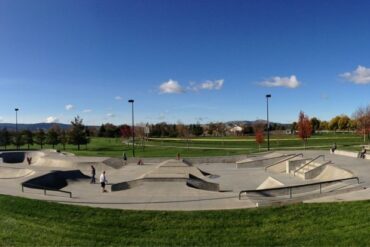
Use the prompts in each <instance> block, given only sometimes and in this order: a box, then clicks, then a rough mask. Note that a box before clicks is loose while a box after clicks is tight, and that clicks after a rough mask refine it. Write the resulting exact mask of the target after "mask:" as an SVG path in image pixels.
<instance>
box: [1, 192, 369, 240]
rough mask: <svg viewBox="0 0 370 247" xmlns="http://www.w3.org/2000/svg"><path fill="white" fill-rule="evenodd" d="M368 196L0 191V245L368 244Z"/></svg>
mask: <svg viewBox="0 0 370 247" xmlns="http://www.w3.org/2000/svg"><path fill="white" fill-rule="evenodd" d="M369 211H370V202H369V201H363V202H342V203H331V204H328V203H326V204H299V205H291V206H284V207H272V208H257V209H243V210H225V211H195V212H155V211H125V210H113V209H99V208H89V207H80V206H70V205H63V204H57V203H49V202H45V201H37V200H30V199H24V198H17V197H10V196H0V225H1V227H0V246H127V245H130V246H170V245H171V246H251V245H252V246H334V245H335V246H367V245H368V244H369V241H370V235H369V231H370V214H369V213H368V212H369Z"/></svg>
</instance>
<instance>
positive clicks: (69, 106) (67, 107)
mask: <svg viewBox="0 0 370 247" xmlns="http://www.w3.org/2000/svg"><path fill="white" fill-rule="evenodd" d="M74 108H75V106H74V105H72V104H68V105H66V106H65V109H66V110H67V111H69V110H72V109H74Z"/></svg>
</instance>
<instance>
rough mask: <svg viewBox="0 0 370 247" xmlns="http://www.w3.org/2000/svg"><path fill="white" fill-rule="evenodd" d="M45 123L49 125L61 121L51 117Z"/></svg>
mask: <svg viewBox="0 0 370 247" xmlns="http://www.w3.org/2000/svg"><path fill="white" fill-rule="evenodd" d="M45 122H47V123H57V122H59V119H58V118H56V117H53V116H49V117H47V118H46V120H45Z"/></svg>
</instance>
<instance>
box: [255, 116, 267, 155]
mask: <svg viewBox="0 0 370 247" xmlns="http://www.w3.org/2000/svg"><path fill="white" fill-rule="evenodd" d="M264 128H265V123H264V122H262V121H256V122H255V123H254V125H253V129H254V133H255V138H256V143H257V144H258V150H260V149H261V144H262V143H263V142H264V141H265V136H264V133H263V130H264Z"/></svg>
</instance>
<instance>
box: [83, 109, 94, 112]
mask: <svg viewBox="0 0 370 247" xmlns="http://www.w3.org/2000/svg"><path fill="white" fill-rule="evenodd" d="M82 112H83V113H90V112H92V110H91V109H85V110H83V111H82Z"/></svg>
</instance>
